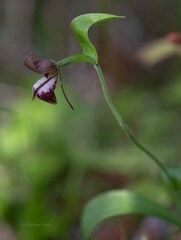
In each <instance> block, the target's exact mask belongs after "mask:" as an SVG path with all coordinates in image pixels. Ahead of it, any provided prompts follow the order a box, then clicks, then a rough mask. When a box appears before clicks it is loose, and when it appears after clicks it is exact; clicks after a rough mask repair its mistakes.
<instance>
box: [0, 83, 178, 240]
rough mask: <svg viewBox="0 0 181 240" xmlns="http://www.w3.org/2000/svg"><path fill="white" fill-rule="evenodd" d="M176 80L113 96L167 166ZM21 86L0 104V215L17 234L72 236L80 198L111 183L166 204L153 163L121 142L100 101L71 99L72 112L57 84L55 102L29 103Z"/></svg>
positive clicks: (172, 150)
mask: <svg viewBox="0 0 181 240" xmlns="http://www.w3.org/2000/svg"><path fill="white" fill-rule="evenodd" d="M28 81H29V80H28ZM178 85H179V79H178V81H177V79H175V80H173V81H172V82H171V83H170V84H168V85H167V86H165V87H163V88H161V89H160V90H159V95H157V96H156V95H155V92H152V91H151V90H150V89H145V88H144V89H142V88H140V87H137V86H134V88H133V87H132V88H130V87H128V88H124V92H123V91H122V92H121V94H119V95H116V97H115V98H114V102H115V104H116V105H117V106H118V108H119V110H120V111H122V113H123V115H124V116H125V118H126V120H127V121H128V122H129V123H130V125H133V129H135V131H136V132H137V133H139V138H140V139H142V140H144V141H146V142H147V144H148V143H149V146H150V148H152V149H154V150H155V152H157V153H158V154H159V155H160V156H162V157H163V158H164V159H166V160H167V164H169V165H171V166H176V165H177V164H178V162H179V158H180V153H179V149H178V147H177V146H179V142H180V137H179V136H178V134H177V132H178V127H179V126H178V124H179V121H178V120H179V119H178V118H179V117H178V115H179V114H178V112H179V111H180V110H179V108H178V106H179V104H180V102H181V98H180V96H179V91H178V89H179V88H178ZM26 92H27V91H26V90H25V91H24V95H23V96H22V97H20V98H18V99H17V100H16V101H15V102H12V103H11V104H10V105H9V106H8V111H5V110H4V111H3V110H1V117H2V123H1V128H0V134H1V144H0V152H1V166H0V170H1V171H0V175H1V176H0V179H1V182H0V184H1V188H0V203H1V204H0V215H1V217H2V218H3V219H4V221H6V222H9V223H10V225H12V226H13V229H14V230H15V231H16V232H17V233H18V236H19V237H18V238H20V239H24V238H25V237H26V239H35V240H36V239H37V240H38V239H39V240H40V239H48V236H49V237H52V238H53V239H59V238H61V239H69V237H70V233H71V232H72V233H73V234H76V232H77V231H78V230H77V229H79V228H78V220H79V216H80V213H81V209H82V207H83V205H84V203H85V201H86V200H87V199H88V198H90V197H91V196H93V195H95V194H96V193H98V192H100V191H104V190H108V189H111V188H117V187H120V186H123V187H126V186H127V187H128V188H130V189H132V190H134V191H135V192H138V193H141V194H142V195H145V196H147V197H148V198H149V199H153V200H156V201H158V202H159V203H164V204H169V201H170V200H169V199H170V198H169V196H168V194H167V193H166V191H165V189H164V186H162V185H161V184H158V182H156V181H154V182H153V178H152V177H151V175H154V174H155V170H156V169H155V166H154V164H153V163H152V162H151V161H150V159H148V158H147V157H146V156H145V155H144V154H142V153H140V152H139V151H138V150H137V149H135V148H134V147H133V146H132V145H131V144H130V143H129V142H128V141H125V139H124V136H123V134H122V132H121V131H118V130H117V124H116V123H115V122H114V119H113V118H112V116H111V115H110V114H109V112H108V109H107V107H106V105H105V103H104V102H102V103H98V102H97V103H96V104H87V103H83V102H82V101H79V99H78V98H75V99H74V102H75V103H76V110H75V111H71V109H69V108H68V106H67V105H66V102H65V101H64V99H63V97H62V96H61V95H60V91H59V90H57V93H58V100H59V104H58V105H57V106H51V105H49V104H44V102H41V101H39V100H38V99H35V100H34V101H33V102H32V101H31V100H30V97H31V96H30V92H29V94H28V95H27V94H26ZM168 92H169V93H168ZM69 94H70V93H69ZM168 94H169V98H168ZM173 122H175V123H177V124H175V125H173ZM167 136H169V137H167ZM173 142H174V146H175V147H173ZM116 176H117V177H116ZM123 179H124V180H123ZM147 189H149V191H147ZM153 193H154V194H153ZM157 194H159V198H157V199H155V195H157ZM78 239H79V238H78Z"/></svg>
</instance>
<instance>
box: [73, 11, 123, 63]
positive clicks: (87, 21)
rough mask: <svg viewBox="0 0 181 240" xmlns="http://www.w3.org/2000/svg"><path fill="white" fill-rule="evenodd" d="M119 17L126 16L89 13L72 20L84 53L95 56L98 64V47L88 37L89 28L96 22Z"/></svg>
mask: <svg viewBox="0 0 181 240" xmlns="http://www.w3.org/2000/svg"><path fill="white" fill-rule="evenodd" d="M118 18H124V17H121V16H116V15H111V14H106V13H88V14H83V15H80V16H78V17H76V18H74V19H73V20H72V22H71V28H72V30H73V32H74V34H75V36H76V38H77V40H78V42H79V43H80V46H81V48H82V51H83V53H84V54H85V55H87V56H89V57H91V58H93V59H94V60H95V62H96V64H97V62H98V56H97V52H96V49H95V48H94V46H93V44H92V43H91V41H90V39H89V37H88V31H89V28H90V27H91V26H93V25H95V24H98V23H101V22H105V21H108V20H111V19H118Z"/></svg>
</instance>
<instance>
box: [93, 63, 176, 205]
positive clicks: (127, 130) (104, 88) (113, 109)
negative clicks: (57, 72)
mask: <svg viewBox="0 0 181 240" xmlns="http://www.w3.org/2000/svg"><path fill="white" fill-rule="evenodd" d="M94 67H95V69H96V72H97V74H98V77H99V80H100V83H101V87H102V91H103V94H104V97H105V100H106V102H107V105H108V107H109V109H110V110H111V112H112V113H113V115H114V117H115V118H116V120H117V122H118V124H119V126H120V127H121V128H122V129H123V131H124V132H125V133H126V134H127V136H128V137H129V138H130V139H131V140H132V142H133V143H134V144H135V145H136V146H137V147H138V148H139V149H141V150H142V151H143V152H144V153H146V154H147V155H148V156H149V157H150V158H151V159H152V160H153V161H154V162H155V163H156V164H157V166H158V167H159V169H160V170H161V171H162V172H163V174H164V175H165V177H166V179H167V180H168V182H169V191H170V193H171V194H172V197H173V199H174V201H175V203H176V204H177V205H180V203H179V202H178V199H177V198H176V196H175V193H174V191H173V184H172V178H171V176H170V174H169V172H168V170H167V169H166V167H165V166H164V164H163V163H162V162H161V161H160V160H159V159H158V158H157V157H156V156H155V155H154V154H153V153H151V152H150V151H149V150H148V149H146V148H145V147H144V146H143V145H142V144H141V143H140V142H139V141H138V140H137V139H136V138H135V136H134V135H133V133H132V131H131V130H130V128H129V127H128V125H127V124H126V123H125V122H124V120H123V118H122V116H121V115H120V113H119V112H118V110H117V109H116V107H115V106H114V104H113V102H112V100H111V98H110V95H109V92H108V89H107V86H106V83H105V80H104V75H103V73H102V70H101V68H100V66H99V65H95V66H94Z"/></svg>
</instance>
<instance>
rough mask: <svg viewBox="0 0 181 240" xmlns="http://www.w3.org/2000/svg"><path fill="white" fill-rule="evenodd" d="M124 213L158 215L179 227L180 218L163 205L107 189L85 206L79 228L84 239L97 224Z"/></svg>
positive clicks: (124, 192)
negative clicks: (107, 190)
mask: <svg viewBox="0 0 181 240" xmlns="http://www.w3.org/2000/svg"><path fill="white" fill-rule="evenodd" d="M125 214H143V215H149V216H154V217H158V218H160V219H163V220H165V221H167V222H170V223H174V224H176V225H178V226H179V227H181V219H179V218H177V217H176V216H174V215H173V214H172V213H170V211H169V210H167V209H166V208H165V207H163V206H161V205H159V204H157V203H155V202H153V201H150V200H147V199H146V198H143V197H141V196H139V195H137V194H135V193H131V192H129V191H126V190H114V191H109V192H106V193H103V194H100V195H99V196H96V197H95V198H93V199H92V200H91V201H90V202H89V203H88V204H87V206H86V207H85V209H84V212H83V216H82V221H81V228H82V231H83V234H84V237H85V239H88V238H89V237H90V235H91V232H92V231H93V230H94V229H95V228H96V227H97V225H98V224H99V223H100V222H102V221H103V220H106V219H108V218H110V217H114V216H118V215H125Z"/></svg>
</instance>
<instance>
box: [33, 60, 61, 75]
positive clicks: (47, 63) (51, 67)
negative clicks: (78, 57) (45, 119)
mask: <svg viewBox="0 0 181 240" xmlns="http://www.w3.org/2000/svg"><path fill="white" fill-rule="evenodd" d="M34 66H35V68H36V72H38V73H42V74H47V73H52V74H54V76H55V75H57V73H58V70H59V69H58V67H57V66H56V64H55V62H54V61H52V60H37V61H34Z"/></svg>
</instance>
